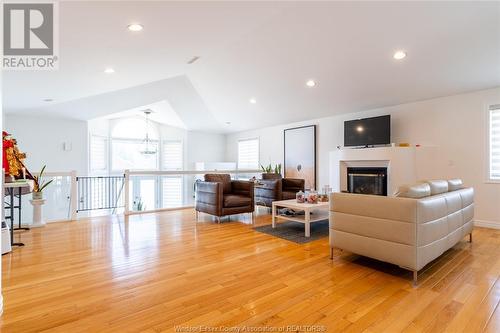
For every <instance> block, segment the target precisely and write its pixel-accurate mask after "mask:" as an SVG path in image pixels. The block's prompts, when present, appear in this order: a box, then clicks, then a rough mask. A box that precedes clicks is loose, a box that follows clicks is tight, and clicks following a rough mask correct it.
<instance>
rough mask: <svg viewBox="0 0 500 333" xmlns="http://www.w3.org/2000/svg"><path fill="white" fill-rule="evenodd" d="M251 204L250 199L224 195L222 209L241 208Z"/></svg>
mask: <svg viewBox="0 0 500 333" xmlns="http://www.w3.org/2000/svg"><path fill="white" fill-rule="evenodd" d="M251 204H252V199H251V198H249V197H244V196H241V195H236V194H228V195H224V208H229V207H242V206H249V205H251Z"/></svg>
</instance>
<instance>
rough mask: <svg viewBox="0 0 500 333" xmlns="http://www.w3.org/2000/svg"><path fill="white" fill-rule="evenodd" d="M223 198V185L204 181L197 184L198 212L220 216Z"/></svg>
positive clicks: (196, 206)
mask: <svg viewBox="0 0 500 333" xmlns="http://www.w3.org/2000/svg"><path fill="white" fill-rule="evenodd" d="M223 198H224V197H223V191H222V183H217V182H203V181H201V182H197V183H196V202H195V209H196V210H197V211H200V212H204V213H208V214H212V215H217V216H220V215H221V214H222V203H223Z"/></svg>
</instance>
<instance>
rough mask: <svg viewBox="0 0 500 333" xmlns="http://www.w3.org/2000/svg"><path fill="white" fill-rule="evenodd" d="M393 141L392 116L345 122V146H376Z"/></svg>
mask: <svg viewBox="0 0 500 333" xmlns="http://www.w3.org/2000/svg"><path fill="white" fill-rule="evenodd" d="M390 143H391V116H390V115H387V116H380V117H373V118H365V119H356V120H349V121H345V122H344V146H346V147H352V146H365V147H366V146H375V145H386V144H390Z"/></svg>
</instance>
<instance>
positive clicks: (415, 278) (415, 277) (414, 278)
mask: <svg viewBox="0 0 500 333" xmlns="http://www.w3.org/2000/svg"><path fill="white" fill-rule="evenodd" d="M417 279H418V271H413V286H414V287H416V286H417Z"/></svg>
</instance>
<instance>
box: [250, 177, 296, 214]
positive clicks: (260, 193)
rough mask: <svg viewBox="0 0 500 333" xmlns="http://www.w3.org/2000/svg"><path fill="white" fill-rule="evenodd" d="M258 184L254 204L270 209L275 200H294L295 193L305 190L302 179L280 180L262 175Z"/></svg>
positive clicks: (279, 178)
mask: <svg viewBox="0 0 500 333" xmlns="http://www.w3.org/2000/svg"><path fill="white" fill-rule="evenodd" d="M259 183H260V184H259V185H256V187H255V202H256V203H257V205H261V206H266V207H271V206H272V203H273V201H276V200H288V199H295V195H296V194H297V192H299V191H304V190H305V180H304V179H298V178H281V176H280V175H274V174H265V173H263V174H262V179H260V180H259Z"/></svg>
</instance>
